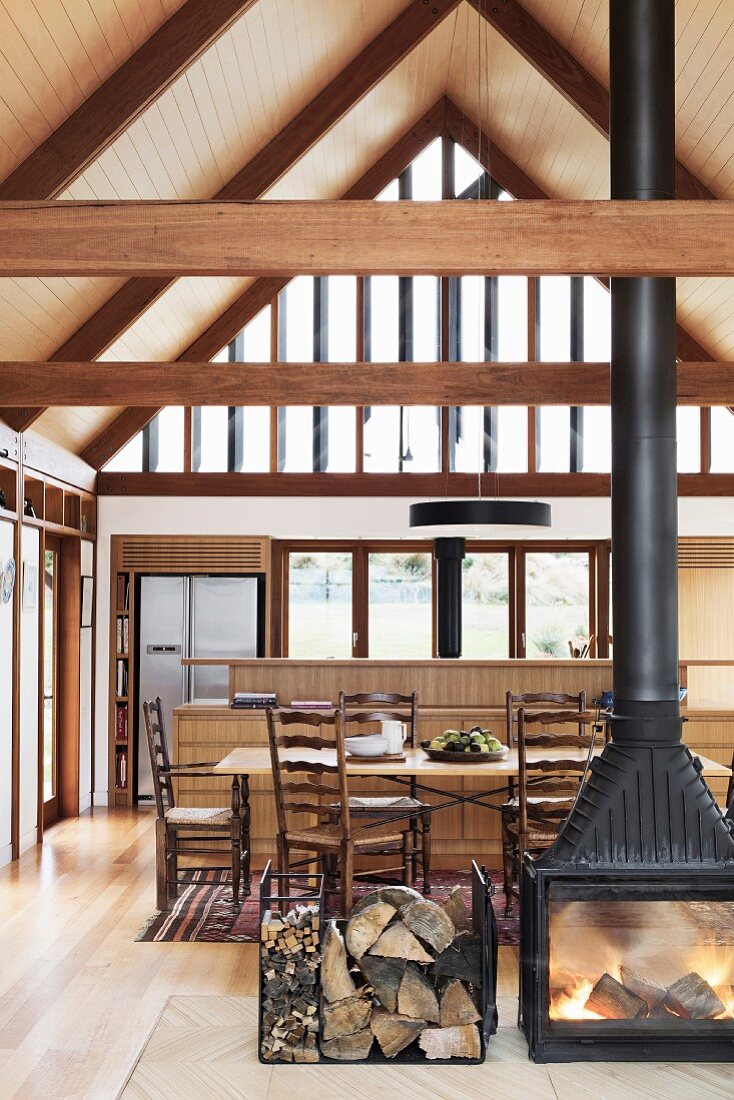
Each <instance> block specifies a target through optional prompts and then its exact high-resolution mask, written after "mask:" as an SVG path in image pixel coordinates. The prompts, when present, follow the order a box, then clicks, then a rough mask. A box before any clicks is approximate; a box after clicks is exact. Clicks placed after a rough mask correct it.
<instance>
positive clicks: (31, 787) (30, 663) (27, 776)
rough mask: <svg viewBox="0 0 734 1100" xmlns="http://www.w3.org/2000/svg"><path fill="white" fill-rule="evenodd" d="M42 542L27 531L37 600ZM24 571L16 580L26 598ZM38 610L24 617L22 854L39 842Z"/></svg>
mask: <svg viewBox="0 0 734 1100" xmlns="http://www.w3.org/2000/svg"><path fill="white" fill-rule="evenodd" d="M39 552H40V538H39V531H38V530H37V528H35V527H27V526H25V527H24V528H23V565H24V566H25V563H26V562H28V563H30V564H35V566H36V569H37V570H38V576H37V586H36V587H37V600H40V599H42V598H43V585H42V575H41V569H40V560H39ZM22 591H23V568H21V569H20V570H19V572H18V576H17V578H16V595H17V598H18V599H21V598H22ZM38 641H39V637H38V608H37V607H36V608H35V610H32V611H21V615H20V850H21V852H24V851H25V850H26V849H27V848H31V847H32V846H33V845H34V844H35V843H36V841H37V833H38V829H37V824H38Z"/></svg>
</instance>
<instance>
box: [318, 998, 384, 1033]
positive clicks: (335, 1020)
mask: <svg viewBox="0 0 734 1100" xmlns="http://www.w3.org/2000/svg"><path fill="white" fill-rule="evenodd" d="M371 1015H372V1002H371V1000H370V999H369V998H368V997H363V996H359V995H357V996H355V997H345V999H344V1000H343V1001H332V1002H331V1004H329V1003H328V1002H324V1005H323V1007H322V1010H321V1020H322V1025H321V1026H322V1031H321V1037H322V1039H324V1040H328V1039H339V1038H340V1037H341V1036H342V1035H354V1034H355V1032H357V1031H364V1029H365V1028H366V1027H369V1023H370V1016H371Z"/></svg>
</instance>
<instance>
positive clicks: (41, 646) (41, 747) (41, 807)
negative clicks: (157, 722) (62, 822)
mask: <svg viewBox="0 0 734 1100" xmlns="http://www.w3.org/2000/svg"><path fill="white" fill-rule="evenodd" d="M39 549H40V553H39V558H40V561H39V573H40V579H39V585H38V588H39V592H38V604H39V607H38V619H39V624H38V672H39V684H38V715H39V723H38V834H39V840H40V839H42V837H43V832H44V831H45V830H46V829H47V828H48V827H49V826H50V825H53V824H54V823H55V822H56V821H58V819H59V777H60V774H61V767H60V763H61V753H60V744H59V690H60V685H61V678H60V675H59V666H60V662H59V640H60V636H61V629H60V624H61V614H60V600H59V589H60V583H61V582H60V572H61V539H60V538H58V537H57V536H55V535H50V534H48V533H47V532H46V531H42V532H41V539H40V546H39ZM49 550H51V551H53V552H54V554H55V561H54V573H53V597H54V623H55V630H56V651H55V655H54V657H55V659H54V668H53V709H54V719H53V723H54V741H55V744H54V773H55V774H54V777H53V784H54V794H53V797H52V798H50V799H48V801H47V800H46V798H45V772H46V760H45V742H46V705H45V687H46V552H47V551H49Z"/></svg>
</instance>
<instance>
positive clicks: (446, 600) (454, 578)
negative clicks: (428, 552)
mask: <svg viewBox="0 0 734 1100" xmlns="http://www.w3.org/2000/svg"><path fill="white" fill-rule="evenodd" d="M433 556H434V557H435V559H436V565H437V576H436V627H437V629H436V636H437V649H438V655H439V657H452V658H454V657H461V645H462V593H463V585H462V576H461V573H462V568H463V566H462V562H463V560H464V557H465V556H466V543H465V541H464V539H461V538H442V539H436V540H435V541H434V544H433Z"/></svg>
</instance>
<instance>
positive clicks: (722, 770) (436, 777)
mask: <svg viewBox="0 0 734 1100" xmlns="http://www.w3.org/2000/svg"><path fill="white" fill-rule="evenodd" d="M603 749H604V745H603V743H599V744H598V745H596V746H595V747H594V750H593V753H592V755H599V754H601V752H602V751H603ZM455 755H456V757H457V758H458V759H456V760H446V759H443V760H436V759H431V758H430V757H429V756H428V755H427V754H426V752H425V751H424V750H423V749H422V748H408V747H406V749H405V751H404V754H403V756H404V758H403V759H402V760H395V759H389V760H386V759H380V758H372V757H368V756H362V757H355V756H349V755H348V756H347V759H346V765H347V776H354V777H355V778H357V777H362V778H364V777H365V776H367V777H369V776H374V777H375V778H377V777H381V778H383V779H389V780H390V781H391V782H392V783H395V784H396V785H398V786H400V785H402V786H404V787H411V786H412V788H413V790H417V791H421V792H423V793H425V794H434V795H439V796H440V795H445V797H446V801H442V802H438V803H436V804H434V805H432V806H431V807H430V809H429V811H428V812H430V813H437V812H439V811H441V810H443V809H447V808H448V807H450V806H456V805H458V804H460V803H472V804H473V805H479V806H483V807H485V808H486V809H488V810H492V811H494V812H495V813H501V812H502V807H501V806H500V805H498V804H497V803H496V802H489V801H487V799H488V798H489V797H490V796H493V797H494V798H496V796H497V795H498V794H500V793H502V791H503V790H506V791H507V792H509V791H510V790H511V789H513V781H514V780H515V779H516V777H517V775H518V771H519V764H518V752H517V748H516V747H513V748H509V749H508V750H507V752H506V753H505V754H504V755H503V756H502V758H501V759H498V760H486V761H485V760H482V761H480V762H479V763H475V762H474V760H471V761H469V760H466V759H462V756H463V754H461V753H456V754H455ZM472 755H473V756H474V755H475V754H472ZM588 755H589V752H588V749H569V748H566V747H564V748H559V749H555V750H554V749H550V748H539V749H532V748H529V749H528V750H527V751H526V759H527V764H528V771H529V773H531V777H530V780H529V781H530V782H531V783H532V771H533V763H534V762H536V761H541V760H542V761H548V760H556V759H557V761H558V764H559V767H560V766H561V764H562V762H564V761H569V762H570V761H573V762H574V763H579V762H580V763H583V762H584V761H585V760H586V759H587V758H588ZM693 755H694V756H698V759H699V761H700V762H701V768H702V772H701V774H702V775H703V776H704V777H705V778H707V779H709V778H715V777H718V778H725V777H727V776H730V775H731V774H732V773H731V768H728V767H727V766H726V765H725V764H719V763H717V762H716V761H715V760H710V759H709V758H708V757H705V756H701V755H700V754H693ZM330 757H333V759H330ZM279 758H280V760H281V762H287V761H288V759H289V758H290V759H291V760H294V761H298V762H299V763H303V764H304V765H305V766H304V769H303V770H304V772H307V771H308V763H309V762H310V761H312V762H313V763H315V764H316V763H319V764H328V763H332V764H336V750H333V751H332V750H328V749H327V750H315V749H306V748H298V749H285V750H284V749H281V750H280V753H279ZM212 771H213V772H215V773H216V774H218V775H221V776H231V778H232V784H231V788H232V797H231V807H232V816H233V818H234V819H236V820H235V822H234V828H236V829H239V828H240V825H243V826H244V830H243V832H244V835H245V836H246V837H247V843H248V844H249V835H248V833H249V820H250V807H249V779H250V777H251V776H262V775H271V774H272V764H271V759H270V749H269V747H268V746H267V745H247V746H242V747H241V748H236V749H233V750H232V751H231V752H230V753H228V754H227V756H225V757H224V758H223V759H222V760H220V761H219V763H218V764H215V765H214V767H213V769H212ZM466 775H471V776H472V777H473V778H480V777H486V778H487V780H492V781H494V780H496V779H497V778H498V777H503V778H506V779H507V780H508V785H507V787H506V788H502V787H500V788H498V787H497V786H496V785H495V784H494V783H492V786H491V788H490V787H488V789H487V790H486V791H471V792H467V791H463V792H461V793H459V792H453V791H452V792H450V793H449V792H446V791H442V790H441V787H440V781H441V779H445V778H447V777H452V776H453V777H456V776H466ZM436 783H437V784H438V786H436V785H435V784H436ZM405 816H406V817H408V816H410V814H409V813H408V812H406V815H405ZM240 819H241V821H240ZM390 820H391V821H394V820H395V817H394V816H391V819H390ZM379 824H380V822H379V821H378V822H375V825H379ZM383 824H384V822H383ZM368 827H369V826H368ZM372 827H374V826H372ZM233 835H234V829H233Z"/></svg>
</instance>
